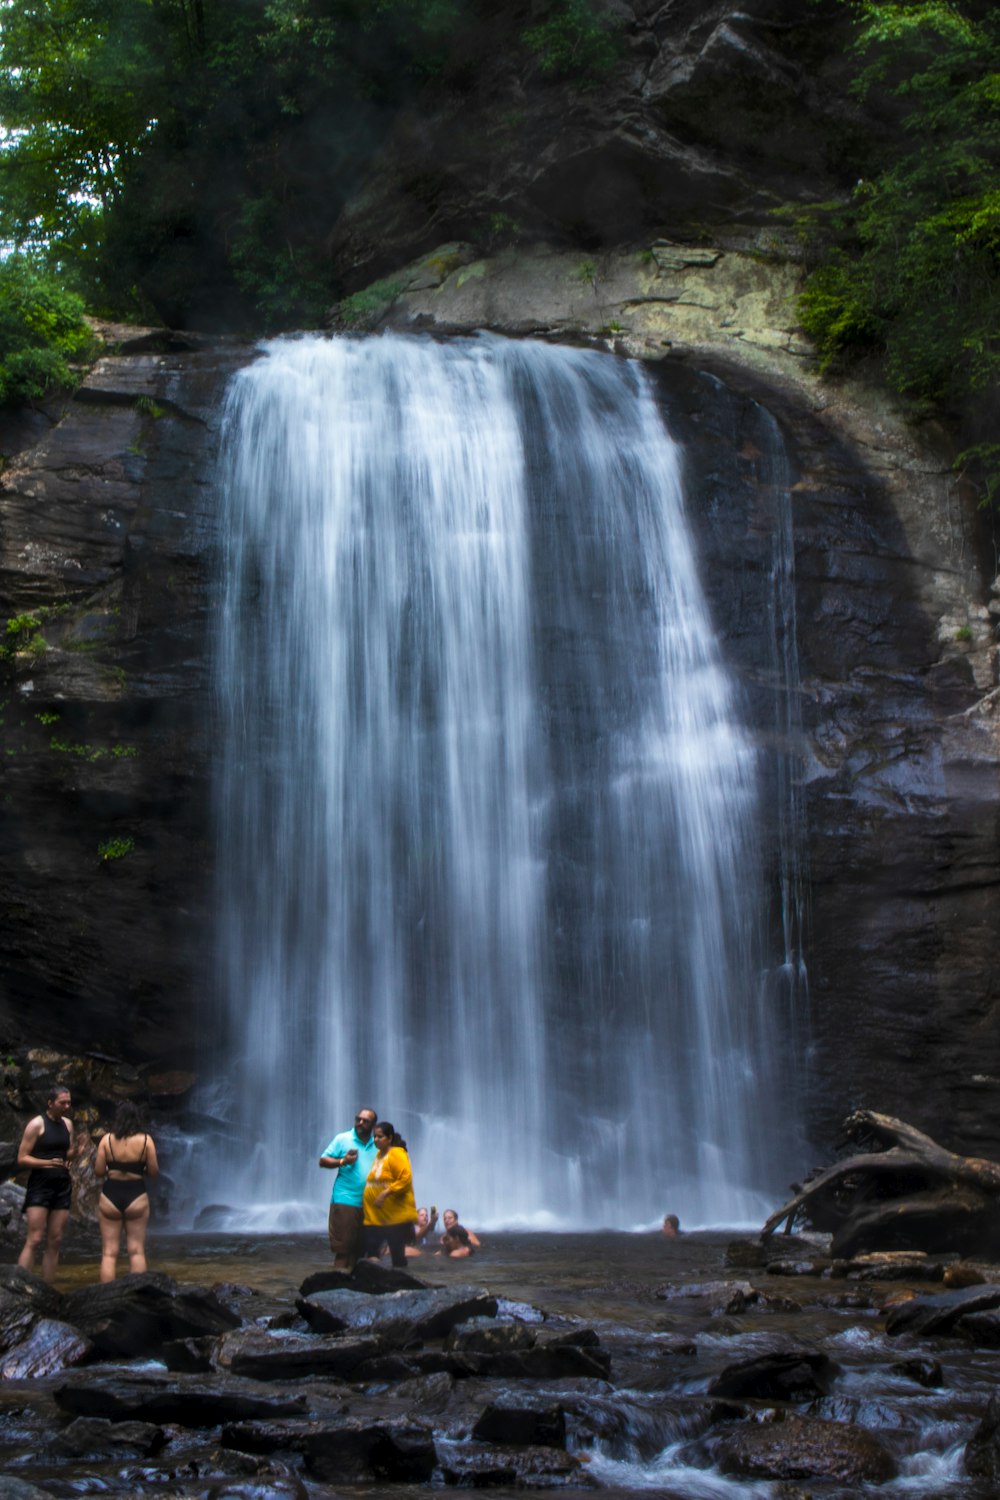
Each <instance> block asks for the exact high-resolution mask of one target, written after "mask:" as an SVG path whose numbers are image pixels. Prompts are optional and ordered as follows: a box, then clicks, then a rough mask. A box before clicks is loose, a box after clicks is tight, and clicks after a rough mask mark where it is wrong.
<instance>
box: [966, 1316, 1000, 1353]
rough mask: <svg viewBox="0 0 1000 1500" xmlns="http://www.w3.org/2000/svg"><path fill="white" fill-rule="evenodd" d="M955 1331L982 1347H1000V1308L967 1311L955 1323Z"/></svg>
mask: <svg viewBox="0 0 1000 1500" xmlns="http://www.w3.org/2000/svg"><path fill="white" fill-rule="evenodd" d="M955 1332H956V1333H957V1334H958V1335H959V1336H960V1337H961V1338H963V1339H970V1340H971V1341H972V1343H974V1344H976V1345H978V1347H979V1348H980V1349H1000V1310H998V1309H994V1310H993V1311H992V1312H974V1313H965V1314H963V1316H962V1317H961V1318H959V1320H958V1322H957V1323H956V1324H955Z"/></svg>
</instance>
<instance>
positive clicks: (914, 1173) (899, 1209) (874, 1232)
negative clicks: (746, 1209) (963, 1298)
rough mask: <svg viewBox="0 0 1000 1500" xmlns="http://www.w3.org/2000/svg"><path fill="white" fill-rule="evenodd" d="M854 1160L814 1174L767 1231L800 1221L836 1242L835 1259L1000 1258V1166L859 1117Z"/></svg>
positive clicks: (847, 1136)
mask: <svg viewBox="0 0 1000 1500" xmlns="http://www.w3.org/2000/svg"><path fill="white" fill-rule="evenodd" d="M843 1137H844V1143H845V1144H846V1143H847V1142H850V1143H852V1144H853V1145H854V1146H855V1147H856V1148H859V1149H857V1150H856V1151H855V1154H853V1155H851V1156H848V1157H846V1158H845V1159H844V1160H842V1161H838V1162H837V1163H836V1165H835V1166H832V1167H828V1168H827V1169H826V1171H819V1172H816V1173H814V1174H812V1175H811V1176H810V1177H809V1178H808V1179H807V1180H806V1183H805V1185H804V1186H803V1187H801V1188H798V1187H797V1188H796V1191H795V1196H794V1197H793V1198H790V1199H789V1201H788V1202H787V1203H785V1204H784V1205H783V1206H782V1207H781V1208H779V1209H778V1211H777V1212H776V1213H773V1214H772V1215H771V1217H770V1218H769V1219H768V1221H767V1223H766V1224H765V1225H764V1227H763V1229H762V1230H761V1237H762V1238H763V1239H767V1238H768V1237H769V1236H770V1235H772V1234H773V1233H774V1232H775V1230H776V1229H778V1228H779V1227H780V1226H781V1225H782V1224H784V1226H785V1230H784V1232H785V1233H786V1234H790V1233H791V1232H792V1229H793V1227H794V1225H795V1223H796V1222H797V1221H798V1222H799V1223H801V1224H802V1225H804V1226H807V1227H811V1228H813V1229H818V1230H821V1231H823V1232H827V1233H831V1234H832V1235H833V1244H832V1247H831V1249H832V1252H833V1254H834V1255H836V1256H845V1257H847V1256H853V1255H859V1254H864V1253H865V1252H867V1251H877V1250H927V1251H932V1252H936V1253H939V1254H940V1253H942V1252H944V1251H957V1252H958V1253H959V1254H961V1255H980V1256H987V1257H988V1256H995V1255H998V1254H1000V1164H998V1163H997V1162H994V1161H985V1160H982V1159H980V1158H979V1157H974V1156H956V1155H954V1154H953V1153H952V1152H950V1151H946V1150H945V1149H944V1147H943V1146H939V1145H938V1143H937V1141H934V1140H931V1138H930V1136H927V1135H924V1134H922V1132H921V1131H919V1130H915V1129H914V1128H913V1126H912V1125H907V1124H906V1123H905V1121H903V1120H896V1119H893V1118H892V1116H891V1115H880V1114H876V1113H874V1111H872V1110H868V1109H862V1110H857V1111H856V1112H855V1113H854V1114H852V1115H849V1116H848V1118H847V1119H846V1120H845V1121H844V1125H843Z"/></svg>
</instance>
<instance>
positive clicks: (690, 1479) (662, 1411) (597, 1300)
mask: <svg viewBox="0 0 1000 1500" xmlns="http://www.w3.org/2000/svg"><path fill="white" fill-rule="evenodd" d="M732 1244H733V1236H732V1234H731V1233H697V1234H690V1235H684V1236H682V1237H681V1238H680V1239H678V1240H674V1241H669V1240H666V1239H664V1238H663V1237H661V1236H660V1235H658V1234H648V1235H626V1234H618V1233H611V1232H605V1233H597V1234H590V1235H559V1234H547V1235H545V1234H532V1235H525V1234H499V1233H498V1234H495V1235H491V1236H489V1237H488V1238H487V1239H486V1243H485V1244H484V1246H483V1249H482V1250H481V1252H480V1253H479V1254H477V1255H476V1256H475V1257H474V1258H473V1259H471V1260H466V1261H457V1262H450V1261H445V1260H442V1259H441V1258H439V1257H436V1256H434V1255H433V1254H425V1255H423V1256H422V1257H420V1258H419V1259H415V1260H413V1261H412V1262H411V1263H410V1269H411V1270H412V1271H413V1273H414V1274H416V1275H418V1276H420V1277H421V1278H422V1279H426V1280H427V1281H428V1282H430V1283H431V1284H433V1285H435V1286H445V1285H448V1284H449V1283H453V1284H454V1283H459V1282H461V1283H472V1282H474V1283H476V1284H478V1285H483V1286H485V1287H487V1288H488V1289H489V1290H490V1292H492V1293H493V1294H495V1295H496V1296H498V1297H501V1298H503V1299H506V1304H508V1305H505V1306H503V1307H502V1311H507V1312H510V1311H515V1312H519V1313H520V1314H521V1315H522V1316H525V1317H526V1318H528V1319H529V1320H530V1319H531V1317H532V1316H533V1314H531V1313H530V1312H529V1311H528V1307H530V1308H535V1309H539V1310H541V1312H544V1314H545V1315H546V1316H547V1319H548V1323H549V1326H550V1327H555V1328H558V1327H559V1326H560V1325H561V1324H563V1323H566V1324H567V1325H569V1324H576V1325H578V1324H579V1323H580V1322H581V1321H582V1322H584V1323H585V1324H586V1325H587V1326H589V1327H590V1328H593V1329H594V1330H595V1332H596V1333H597V1334H598V1336H599V1338H600V1343H601V1345H602V1346H603V1348H604V1349H605V1350H606V1351H607V1352H608V1353H609V1354H610V1356H611V1361H612V1366H611V1380H610V1382H608V1383H605V1382H602V1381H596V1380H583V1379H576V1380H562V1381H544V1382H535V1383H534V1389H533V1392H532V1394H533V1395H534V1396H538V1397H543V1398H546V1399H550V1400H555V1399H558V1397H559V1396H560V1395H563V1396H564V1397H566V1399H568V1400H571V1402H572V1403H575V1405H576V1408H577V1410H578V1411H580V1410H583V1409H584V1408H586V1413H587V1422H586V1423H585V1424H584V1425H585V1426H586V1428H587V1432H586V1438H585V1439H584V1437H583V1435H582V1428H581V1431H580V1433H578V1434H575V1433H574V1423H573V1421H572V1420H571V1421H570V1423H569V1435H568V1439H567V1447H568V1448H569V1450H570V1451H571V1452H576V1453H577V1454H580V1453H581V1452H583V1451H586V1455H587V1458H586V1464H585V1467H584V1470H583V1472H584V1473H585V1474H586V1475H587V1477H588V1480H589V1486H590V1488H589V1492H590V1493H593V1492H594V1491H595V1490H596V1491H599V1492H601V1493H606V1494H613V1495H619V1496H625V1495H629V1494H632V1493H640V1492H646V1493H648V1492H650V1491H655V1492H656V1493H658V1494H660V1495H663V1496H667V1497H677V1500H741V1497H753V1500H806V1497H808V1496H812V1497H816V1500H819V1497H821V1496H823V1497H829V1500H847V1497H848V1496H849V1495H857V1494H861V1493H870V1494H872V1495H879V1496H883V1497H885V1500H902V1497H904V1496H905V1497H909V1500H935V1497H943V1496H945V1495H948V1496H949V1497H967V1500H973V1497H975V1500H985V1497H986V1496H989V1495H993V1494H994V1493H995V1490H994V1488H993V1487H992V1486H990V1485H987V1484H986V1483H985V1481H976V1480H972V1479H969V1478H968V1477H966V1476H965V1474H964V1471H963V1468H962V1455H963V1450H964V1447H965V1444H966V1441H967V1440H968V1438H969V1436H970V1435H971V1433H972V1432H973V1431H974V1429H975V1428H976V1427H977V1426H978V1424H979V1421H980V1420H981V1418H982V1415H983V1412H984V1409H985V1406H986V1403H987V1400H988V1397H989V1395H990V1393H991V1392H992V1390H993V1389H994V1387H995V1384H996V1375H997V1366H998V1359H997V1353H996V1352H993V1351H990V1350H984V1349H975V1348H973V1347H971V1346H970V1345H969V1344H968V1343H967V1342H964V1341H962V1340H959V1339H957V1338H938V1339H933V1340H922V1341H920V1342H918V1341H915V1340H911V1339H909V1338H889V1337H888V1336H887V1335H886V1334H885V1332H884V1319H883V1318H882V1316H881V1315H880V1311H879V1309H880V1308H881V1306H882V1304H883V1303H884V1302H885V1300H886V1299H887V1298H889V1297H893V1296H898V1295H899V1294H900V1292H901V1291H902V1290H904V1289H905V1283H900V1282H898V1281H895V1282H891V1283H877V1282H867V1283H862V1282H860V1281H857V1280H847V1279H843V1278H842V1279H831V1278H830V1277H824V1276H816V1275H804V1276H789V1275H781V1276H778V1275H772V1274H768V1273H767V1272H766V1271H763V1270H748V1269H746V1268H744V1267H741V1266H739V1265H733V1264H731V1263H727V1249H728V1247H730V1246H731V1245H732ZM775 1244H776V1249H778V1250H780V1248H781V1241H780V1240H779V1241H776V1242H775ZM149 1250H150V1255H149V1261H150V1269H151V1270H158V1271H163V1272H166V1273H168V1274H169V1275H170V1276H172V1277H174V1278H176V1279H177V1280H178V1281H181V1282H186V1283H196V1284H199V1285H203V1286H210V1285H214V1284H217V1283H230V1284H231V1283H243V1284H245V1285H248V1286H251V1287H253V1288H254V1289H255V1291H256V1292H257V1294H258V1297H257V1299H256V1300H255V1302H254V1309H253V1310H254V1315H255V1316H254V1321H255V1322H256V1323H257V1324H259V1325H261V1326H266V1324H267V1323H268V1322H269V1321H270V1319H271V1318H273V1317H274V1316H275V1315H278V1316H279V1317H280V1316H281V1315H284V1316H285V1318H286V1319H287V1318H288V1316H289V1315H290V1314H291V1313H292V1312H293V1305H294V1298H295V1296H296V1293H297V1290H298V1288H299V1286H300V1284H301V1282H302V1281H303V1280H304V1278H305V1277H306V1276H309V1275H311V1274H312V1273H313V1272H317V1271H326V1270H328V1269H329V1266H330V1260H329V1255H328V1251H327V1247H326V1242H325V1238H324V1237H322V1236H319V1235H308V1234H296V1235H292V1236H289V1237H288V1238H282V1237H280V1236H266V1237H253V1236H246V1235H228V1236H227V1235H201V1236H198V1235H193V1234H185V1235H176V1236H167V1235H162V1234H161V1235H158V1236H155V1237H153V1238H152V1239H151V1242H150V1246H149ZM78 1256H79V1252H78V1253H77V1254H76V1255H75V1254H74V1252H73V1250H72V1249H71V1248H70V1249H69V1250H68V1253H67V1255H66V1258H65V1261H64V1264H63V1266H62V1268H61V1271H60V1276H59V1283H58V1284H59V1287H60V1289H61V1290H64V1291H70V1290H73V1289H75V1288H76V1287H79V1286H82V1285H85V1284H87V1283H90V1282H93V1281H94V1280H95V1279H96V1264H95V1262H94V1261H93V1259H91V1258H87V1259H83V1258H78ZM739 1258H740V1254H739V1251H737V1253H736V1254H735V1255H733V1254H732V1253H730V1256H729V1259H730V1260H735V1259H739ZM748 1284H749V1285H748ZM915 1289H916V1290H918V1291H921V1290H922V1291H933V1290H935V1289H936V1288H934V1287H928V1286H920V1285H917V1286H916V1288H915ZM938 1289H939V1288H938ZM509 1304H526V1305H527V1306H526V1307H519V1308H511V1307H510V1306H509ZM727 1308H728V1309H730V1310H728V1311H727V1310H726V1309H727ZM736 1309H738V1310H736ZM539 1321H540V1320H539ZM781 1338H783V1339H789V1338H791V1339H794V1340H796V1341H798V1342H800V1343H801V1342H805V1343H808V1344H811V1345H813V1346H815V1347H816V1348H817V1349H818V1350H819V1351H821V1352H822V1353H825V1354H826V1355H828V1356H829V1357H830V1358H831V1359H832V1360H833V1361H834V1362H835V1365H836V1368H837V1372H836V1375H835V1377H834V1379H833V1381H832V1383H831V1384H830V1386H829V1389H828V1391H827V1392H826V1394H822V1395H818V1396H813V1397H812V1398H811V1399H808V1400H805V1401H801V1402H798V1403H787V1402H773V1403H768V1402H765V1401H758V1402H751V1403H749V1406H750V1407H751V1412H750V1415H751V1418H752V1419H753V1418H760V1417H762V1416H763V1417H764V1419H765V1420H768V1419H769V1417H768V1415H767V1414H768V1413H770V1414H771V1415H773V1414H774V1413H776V1412H781V1411H784V1412H785V1413H795V1414H799V1415H804V1416H809V1417H819V1418H823V1419H826V1420H829V1421H835V1422H845V1423H852V1424H855V1425H856V1426H858V1427H861V1428H863V1429H866V1430H868V1431H871V1432H873V1433H875V1434H876V1435H877V1437H878V1438H879V1440H880V1441H881V1443H882V1444H883V1445H884V1446H885V1447H887V1448H888V1449H889V1450H890V1452H891V1453H892V1455H893V1456H894V1458H895V1460H896V1462H897V1464H898V1469H899V1473H898V1477H896V1478H894V1479H891V1480H889V1481H888V1482H886V1483H883V1484H880V1485H878V1486H874V1485H873V1486H866V1487H863V1488H859V1487H858V1486H857V1485H856V1484H854V1485H852V1486H850V1487H849V1488H845V1487H844V1486H843V1485H842V1484H838V1483H836V1482H833V1481H830V1480H818V1479H816V1478H804V1479H785V1480H781V1481H773V1480H772V1481H760V1480H750V1479H738V1478H729V1477H726V1476H724V1475H723V1474H722V1473H720V1472H719V1469H718V1468H717V1467H716V1465H715V1464H714V1462H713V1454H712V1448H711V1442H710V1441H707V1442H705V1441H703V1439H704V1438H706V1434H707V1433H708V1430H709V1429H710V1427H711V1422H710V1421H708V1420H707V1419H706V1413H707V1412H708V1411H709V1410H710V1409H711V1408H712V1406H713V1398H712V1397H711V1396H710V1395H709V1394H708V1392H707V1388H708V1386H709V1384H710V1382H711V1381H712V1379H713V1378H715V1377H716V1376H717V1375H718V1374H719V1373H720V1372H721V1371H722V1369H723V1368H725V1367H726V1366H728V1365H731V1364H732V1363H733V1362H734V1361H737V1360H740V1359H747V1358H749V1357H750V1356H751V1355H753V1354H754V1353H756V1352H757V1351H758V1350H760V1351H763V1350H766V1349H768V1348H770V1347H772V1346H773V1344H774V1341H775V1340H776V1339H781ZM919 1359H923V1360H924V1361H930V1360H934V1359H936V1360H937V1361H939V1363H940V1377H939V1383H938V1384H936V1385H931V1386H927V1385H924V1384H921V1383H920V1382H919V1380H918V1379H917V1378H914V1376H912V1375H911V1374H905V1373H901V1372H900V1371H899V1370H898V1369H894V1368H893V1367H894V1366H899V1365H900V1364H901V1362H904V1361H906V1360H910V1361H917V1360H919ZM102 1368H103V1369H106V1368H107V1367H106V1366H102ZM154 1368H159V1369H162V1366H155V1365H154V1364H153V1363H152V1362H150V1361H148V1360H147V1361H142V1362H133V1363H132V1365H131V1366H130V1367H124V1368H123V1373H125V1372H126V1370H127V1369H131V1371H136V1370H139V1369H141V1370H150V1369H154ZM59 1379H60V1377H57V1376H51V1377H48V1378H46V1379H43V1380H37V1381H25V1382H7V1383H6V1384H5V1385H3V1386H2V1387H0V1473H5V1474H7V1475H10V1476H17V1477H18V1478H20V1479H23V1480H28V1481H30V1482H32V1483H34V1484H35V1485H38V1486H40V1487H41V1488H42V1490H43V1493H48V1494H50V1495H53V1496H71V1495H77V1496H78V1495H90V1494H95V1495H96V1494H101V1495H126V1494H127V1495H150V1496H154V1495H156V1496H177V1497H180V1496H184V1497H192V1500H193V1497H196V1496H197V1497H206V1500H207V1497H213V1496H219V1497H221V1496H229V1497H234V1500H235V1497H238V1496H242V1497H250V1496H254V1497H260V1496H273V1497H279V1496H282V1495H285V1494H288V1495H298V1496H313V1497H317V1500H318V1497H331V1496H335V1495H347V1494H358V1495H361V1494H363V1495H365V1496H372V1495H382V1494H386V1495H389V1494H398V1495H400V1496H403V1495H405V1494H413V1495H416V1494H417V1493H418V1492H425V1491H426V1489H427V1486H426V1485H424V1486H417V1485H399V1484H396V1485H392V1484H384V1483H380V1482H373V1483H372V1484H368V1485H364V1486H351V1485H348V1486H345V1485H343V1484H338V1485H337V1486H336V1487H331V1486H330V1485H326V1484H321V1483H315V1482H313V1481H312V1480H311V1479H310V1478H309V1477H308V1475H304V1474H299V1473H297V1472H294V1464H293V1465H292V1469H293V1473H292V1474H291V1476H290V1477H289V1478H288V1479H287V1482H286V1479H285V1478H284V1477H282V1478H281V1479H280V1480H279V1479H278V1478H275V1477H271V1478H268V1477H267V1476H266V1475H261V1474H258V1475H254V1474H252V1473H249V1474H248V1473H245V1472H241V1471H240V1469H239V1465H238V1464H236V1458H237V1457H238V1456H237V1455H233V1454H232V1453H230V1452H229V1451H228V1450H225V1449H223V1448H220V1447H219V1446H218V1434H217V1433H213V1432H212V1431H202V1432H190V1431H177V1432H175V1433H173V1434H171V1436H170V1441H168V1443H167V1444H166V1446H165V1447H164V1449H163V1450H162V1451H161V1452H160V1453H159V1454H158V1455H157V1456H156V1457H155V1458H147V1459H146V1461H145V1462H143V1463H141V1464H139V1465H137V1464H136V1463H134V1462H124V1461H123V1459H121V1458H120V1459H118V1460H117V1461H116V1462H109V1461H107V1460H106V1459H105V1460H102V1461H98V1462H89V1463H81V1462H80V1461H79V1459H77V1460H75V1461H74V1460H69V1461H66V1460H59V1459H58V1458H57V1457H55V1456H54V1453H53V1450H52V1448H51V1446H50V1439H51V1437H52V1434H53V1426H56V1427H58V1426H59V1425H60V1424H64V1422H65V1419H64V1418H63V1417H62V1416H61V1414H59V1413H58V1412H57V1409H56V1408H55V1406H54V1404H53V1402H52V1401H51V1397H50V1394H49V1393H50V1392H51V1390H52V1389H54V1388H55V1387H56V1386H57V1385H58V1384H59ZM298 1384H299V1386H300V1387H302V1388H303V1389H305V1388H306V1387H305V1386H303V1384H302V1382H299V1383H298ZM460 1384H461V1383H460ZM510 1385H511V1387H514V1386H515V1385H518V1386H519V1388H520V1390H521V1391H522V1392H523V1390H524V1382H513V1381H512V1382H510ZM315 1389H317V1390H318V1389H319V1387H318V1386H317V1387H316V1388H315ZM391 1390H392V1388H391V1387H388V1388H387V1387H385V1386H382V1387H370V1388H363V1396H362V1402H361V1403H358V1407H359V1408H360V1407H361V1406H362V1405H364V1407H365V1409H368V1410H370V1408H368V1407H367V1403H368V1402H372V1403H375V1404H376V1405H379V1406H382V1405H384V1403H385V1402H386V1401H387V1400H388V1399H389V1398H390V1397H391ZM747 1405H748V1403H746V1402H744V1403H743V1407H744V1410H743V1411H742V1413H741V1417H742V1419H744V1420H745V1418H746V1416H747V1411H746V1407H747ZM715 1406H716V1407H718V1403H717V1402H716V1403H715ZM595 1431H596V1432H599V1433H600V1436H599V1438H598V1439H597V1440H596V1441H595V1439H594V1433H595ZM234 1464H235V1471H234ZM442 1484H443V1481H442ZM579 1488H580V1487H579V1482H578V1481H574V1482H573V1483H572V1484H571V1485H570V1486H568V1487H566V1486H563V1487H561V1488H560V1493H562V1494H564V1495H572V1494H574V1493H576V1492H578V1491H579ZM547 1491H548V1492H550V1491H551V1486H547ZM2 1492H3V1491H2V1488H0V1493H2ZM493 1492H494V1493H496V1494H498V1495H503V1494H506V1493H508V1492H509V1491H508V1489H505V1488H504V1487H496V1488H494V1491H493ZM533 1492H535V1491H533V1489H532V1488H531V1487H528V1488H524V1487H520V1488H518V1490H517V1493H518V1494H521V1495H525V1494H530V1493H533Z"/></svg>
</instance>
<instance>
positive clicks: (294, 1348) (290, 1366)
mask: <svg viewBox="0 0 1000 1500" xmlns="http://www.w3.org/2000/svg"><path fill="white" fill-rule="evenodd" d="M381 1349H382V1341H381V1339H379V1338H377V1337H368V1336H362V1337H350V1336H346V1337H343V1338H338V1337H336V1336H334V1335H324V1334H315V1333H303V1334H297V1333H282V1334H280V1335H275V1334H272V1333H267V1332H265V1331H263V1330H261V1329H247V1330H241V1331H239V1332H237V1333H230V1334H226V1335H225V1336H224V1337H223V1338H221V1339H220V1340H219V1341H218V1344H217V1346H216V1349H215V1352H214V1355H213V1362H214V1364H215V1365H216V1366H217V1367H218V1368H219V1369H220V1370H229V1371H230V1372H231V1373H232V1374H233V1375H241V1376H244V1377H246V1378H247V1379H251V1380H310V1379H313V1380H320V1379H329V1378H330V1377H333V1378H335V1379H336V1378H346V1377H347V1376H349V1375H351V1374H352V1373H353V1372H354V1371H355V1370H356V1369H357V1367H358V1365H360V1364H362V1363H363V1362H364V1361H365V1360H370V1359H373V1358H374V1357H375V1356H376V1355H377V1354H379V1353H380V1352H381Z"/></svg>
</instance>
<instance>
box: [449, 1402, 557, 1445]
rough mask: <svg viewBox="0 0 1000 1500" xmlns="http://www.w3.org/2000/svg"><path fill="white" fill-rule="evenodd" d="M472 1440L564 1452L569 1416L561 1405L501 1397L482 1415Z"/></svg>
mask: <svg viewBox="0 0 1000 1500" xmlns="http://www.w3.org/2000/svg"><path fill="white" fill-rule="evenodd" d="M472 1436H473V1437H474V1438H476V1439H477V1440H478V1441H479V1442H485V1443H504V1444H509V1445H512V1446H514V1447H542V1448H565V1446H566V1414H565V1412H564V1410H563V1408H562V1407H561V1406H560V1405H559V1403H558V1402H551V1401H534V1402H533V1401H532V1400H531V1398H530V1397H526V1396H521V1395H511V1396H501V1397H500V1399H499V1400H498V1401H492V1402H491V1403H490V1405H489V1406H487V1407H486V1409H485V1410H484V1411H483V1412H482V1414H481V1415H480V1417H479V1420H478V1421H477V1423H476V1425H475V1427H473V1429H472Z"/></svg>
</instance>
